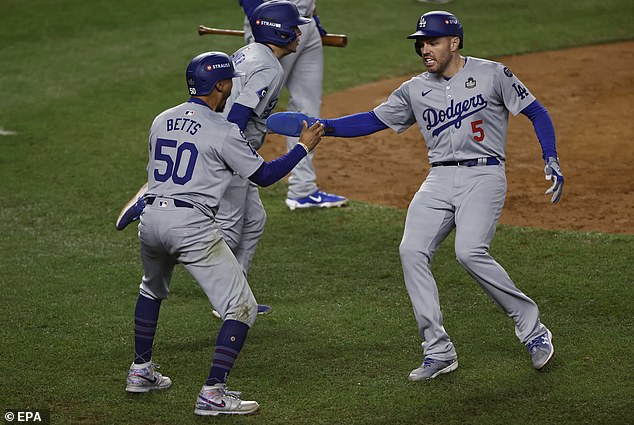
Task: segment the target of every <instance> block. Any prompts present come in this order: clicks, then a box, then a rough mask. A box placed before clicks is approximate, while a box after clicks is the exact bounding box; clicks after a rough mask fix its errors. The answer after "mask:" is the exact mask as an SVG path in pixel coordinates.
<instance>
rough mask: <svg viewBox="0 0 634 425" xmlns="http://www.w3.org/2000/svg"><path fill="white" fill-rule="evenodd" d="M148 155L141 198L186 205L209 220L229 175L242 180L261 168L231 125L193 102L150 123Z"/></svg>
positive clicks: (257, 159) (260, 161)
mask: <svg viewBox="0 0 634 425" xmlns="http://www.w3.org/2000/svg"><path fill="white" fill-rule="evenodd" d="M149 149H150V159H149V162H148V168H147V170H148V193H147V195H146V198H147V197H151V196H160V197H168V198H174V199H180V200H183V201H187V202H190V203H192V204H193V205H195V206H196V207H197V208H199V209H200V210H201V211H202V212H204V213H205V214H206V215H208V216H210V217H213V216H214V214H215V211H216V209H217V207H218V203H219V201H220V198H221V197H222V195H223V193H224V191H225V189H226V187H227V185H228V184H229V180H230V177H231V175H232V174H233V172H234V171H235V172H236V173H238V174H239V175H241V176H243V177H245V178H247V177H249V176H250V175H251V174H253V173H254V172H255V171H256V170H257V169H258V168H259V167H260V166H261V165H262V163H263V162H264V159H262V157H261V156H260V155H259V154H258V153H257V152H256V151H255V150H254V149H253V148H252V147H251V145H250V144H249V143H248V142H247V141H246V140H245V138H244V135H243V134H242V132H241V131H240V129H239V128H238V126H237V125H235V124H232V123H230V122H228V121H227V120H226V119H225V118H224V117H223V116H222V115H220V114H219V113H216V112H214V111H212V110H211V108H209V107H208V106H206V105H201V104H199V103H195V102H186V103H183V104H180V105H178V106H175V107H174V108H171V109H168V110H167V111H165V112H163V113H161V114H159V115H158V116H157V117H156V118H155V119H154V122H153V123H152V127H151V129H150V139H149Z"/></svg>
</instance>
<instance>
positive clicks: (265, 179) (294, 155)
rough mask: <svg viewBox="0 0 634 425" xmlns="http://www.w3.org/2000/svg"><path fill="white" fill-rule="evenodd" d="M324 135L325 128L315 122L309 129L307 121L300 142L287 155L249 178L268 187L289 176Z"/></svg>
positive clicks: (265, 165) (261, 167)
mask: <svg viewBox="0 0 634 425" xmlns="http://www.w3.org/2000/svg"><path fill="white" fill-rule="evenodd" d="M323 135H324V126H323V125H322V124H321V123H319V122H315V123H313V124H312V125H311V126H310V127H308V125H307V123H306V121H304V123H303V124H302V132H301V134H300V137H299V142H298V143H297V144H296V145H295V147H294V148H293V149H291V150H290V151H289V152H288V153H287V154H286V155H283V156H281V157H279V158H277V159H275V160H273V161H269V162H265V163H263V164H262V165H260V168H258V169H257V170H256V171H255V173H253V174H251V175H250V176H249V180H251V181H252V182H253V183H255V184H257V185H259V186H262V187H266V186H270V185H272V184H273V183H275V182H276V181H278V180H279V179H281V178H282V177H284V176H285V175H287V174H288V173H289V172H290V171H291V170H292V169H293V168H294V167H295V166H296V165H297V164H298V163H299V161H301V160H302V159H303V158H304V157H305V156H306V155H308V153H309V152H311V151H312V150H313V149H315V147H316V146H317V145H318V144H319V142H320V140H321V138H322V136H323Z"/></svg>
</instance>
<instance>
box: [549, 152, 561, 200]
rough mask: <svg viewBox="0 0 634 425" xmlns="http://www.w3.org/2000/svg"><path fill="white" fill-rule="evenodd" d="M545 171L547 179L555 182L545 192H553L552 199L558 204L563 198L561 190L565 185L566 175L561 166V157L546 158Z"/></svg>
mask: <svg viewBox="0 0 634 425" xmlns="http://www.w3.org/2000/svg"><path fill="white" fill-rule="evenodd" d="M544 173H545V174H546V180H550V181H552V182H553V185H552V186H551V187H550V188H549V189H548V190H547V191H546V192H545V194H546V195H549V194H551V193H552V194H553V197H552V199H551V201H552V203H553V204H556V203H557V202H559V200H560V199H561V192H562V190H563V187H564V175H563V173H562V172H561V168H560V167H559V159H558V158H553V157H552V156H551V157H548V159H547V160H546V166H545V167H544Z"/></svg>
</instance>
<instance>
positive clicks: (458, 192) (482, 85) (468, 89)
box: [374, 57, 545, 360]
mask: <svg viewBox="0 0 634 425" xmlns="http://www.w3.org/2000/svg"><path fill="white" fill-rule="evenodd" d="M534 100H535V98H534V97H533V96H532V95H531V94H530V92H529V91H528V90H527V89H526V87H525V86H524V85H523V84H522V83H521V82H520V80H519V79H517V77H515V76H514V75H513V73H512V72H511V71H510V70H509V69H507V68H506V67H504V65H502V64H500V63H496V62H491V61H487V60H482V59H477V58H471V57H470V58H467V60H466V63H465V66H464V67H463V68H462V69H461V70H460V71H459V72H458V73H457V74H456V75H454V76H453V77H452V78H450V79H448V80H446V79H444V78H443V77H442V76H440V75H438V74H431V73H423V74H421V75H419V76H417V77H414V78H412V79H411V80H409V81H407V82H405V83H403V84H402V85H401V86H400V87H399V88H398V89H397V90H395V91H394V92H393V93H392V94H391V95H390V96H389V98H388V99H387V100H386V101H385V102H384V103H382V104H381V105H379V106H377V107H376V108H375V109H374V112H375V114H376V115H377V117H378V118H379V119H380V120H381V121H383V122H384V123H385V124H386V125H388V126H389V127H391V128H392V129H394V130H396V131H397V132H401V131H404V130H405V129H407V128H409V127H410V126H411V125H412V124H414V123H416V122H417V123H418V128H419V129H420V132H421V133H422V135H423V137H424V139H425V143H426V144H427V149H428V157H429V161H430V162H431V163H432V164H434V163H436V166H432V167H431V169H430V171H429V175H428V176H427V178H426V179H425V181H424V182H423V184H422V185H421V187H420V189H419V190H418V192H417V193H416V194H415V195H414V198H413V199H412V202H411V203H410V206H409V208H408V211H407V218H406V221H405V230H404V233H403V239H402V241H401V245H400V248H399V250H400V256H401V263H402V266H403V275H404V278H405V285H406V287H407V291H408V294H409V296H410V299H411V301H412V305H413V308H414V314H415V317H416V320H417V323H418V329H419V333H420V336H421V337H422V338H423V340H424V343H423V350H424V352H425V356H430V357H432V358H435V359H439V360H450V359H453V358H456V352H455V349H454V346H453V343H452V342H451V340H450V338H449V335H448V334H447V332H446V330H445V328H444V324H443V317H442V313H441V311H440V303H439V298H438V289H437V286H436V281H435V279H434V277H433V275H432V273H431V259H432V258H433V256H434V253H435V252H436V250H437V249H438V247H439V245H440V243H441V242H442V241H443V240H444V239H445V238H446V237H447V235H448V234H449V233H450V232H451V231H452V229H454V228H455V229H456V236H455V252H456V258H457V259H458V262H459V263H460V264H461V265H462V266H463V267H464V268H465V270H466V271H467V272H468V273H469V274H470V275H471V276H473V278H474V279H475V280H476V281H477V282H478V283H479V284H480V286H481V287H482V288H483V290H484V291H485V292H486V293H487V295H489V296H490V297H491V298H492V299H493V300H495V302H496V303H497V304H498V305H500V306H501V307H502V308H503V310H504V311H505V312H506V313H507V314H508V315H509V317H511V318H512V319H513V320H514V322H515V332H516V335H517V336H518V338H519V339H520V341H522V342H523V343H525V342H527V341H529V340H531V339H532V338H535V337H536V336H538V335H540V334H541V333H543V332H544V331H545V328H544V326H543V325H542V324H541V322H540V320H539V311H538V308H537V305H536V304H535V302H534V301H533V300H531V299H530V298H529V297H527V296H526V295H525V294H524V293H522V292H521V291H520V290H519V289H517V287H516V286H515V284H514V283H513V281H512V280H511V278H510V277H509V275H508V274H507V273H506V271H505V270H504V269H503V268H502V266H500V265H499V264H498V263H497V262H496V261H495V260H494V259H493V257H491V255H490V254H489V244H490V242H491V240H492V239H493V236H494V234H495V229H496V225H497V222H498V219H499V217H500V214H501V212H502V207H503V205H504V199H505V196H506V174H505V169H504V159H505V157H506V132H507V124H508V114H509V112H511V113H513V114H517V113H519V112H520V111H521V110H522V109H523V108H525V107H526V106H528V105H529V104H530V103H531V102H533V101H534ZM472 159H477V160H478V161H477V162H476V163H477V165H476V166H457V164H455V163H453V164H444V165H440V164H438V163H440V162H455V161H463V160H472ZM498 161H499V162H498ZM485 164H489V165H485Z"/></svg>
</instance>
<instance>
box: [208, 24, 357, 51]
mask: <svg viewBox="0 0 634 425" xmlns="http://www.w3.org/2000/svg"><path fill="white" fill-rule="evenodd" d="M208 34H218V35H237V36H240V37H244V31H242V30H227V29H219V28H209V27H206V26H204V25H200V26H199V27H198V35H208ZM321 42H322V43H323V44H324V46H334V47H346V46H347V45H348V36H347V35H345V34H326V35H322V36H321Z"/></svg>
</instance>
